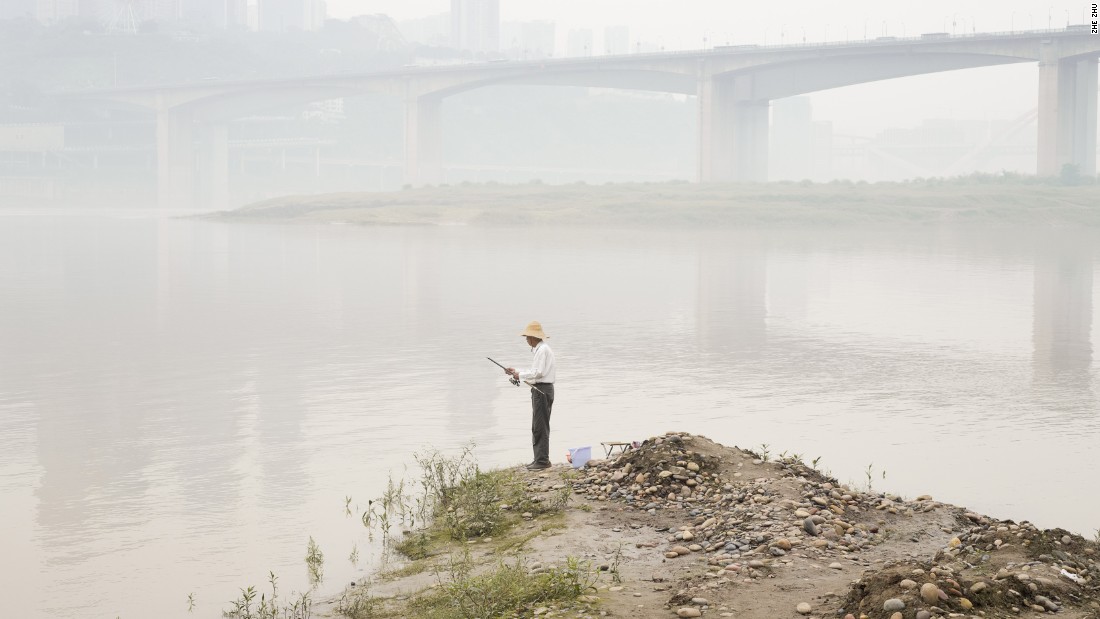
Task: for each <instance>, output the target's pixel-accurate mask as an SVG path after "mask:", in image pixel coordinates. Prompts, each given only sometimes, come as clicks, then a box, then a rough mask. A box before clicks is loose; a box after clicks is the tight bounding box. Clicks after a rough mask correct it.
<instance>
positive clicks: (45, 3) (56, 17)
mask: <svg viewBox="0 0 1100 619" xmlns="http://www.w3.org/2000/svg"><path fill="white" fill-rule="evenodd" d="M35 16H36V17H38V21H40V22H42V23H44V24H52V23H54V22H58V21H61V20H63V19H71V18H73V17H79V16H80V2H79V1H78V0H38V1H37V3H36V4H35Z"/></svg>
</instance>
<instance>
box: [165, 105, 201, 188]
mask: <svg viewBox="0 0 1100 619" xmlns="http://www.w3.org/2000/svg"><path fill="white" fill-rule="evenodd" d="M192 124H193V123H192V119H191V116H190V115H189V114H186V113H184V112H179V111H175V110H170V109H165V108H161V109H159V110H158V111H157V206H159V207H161V208H190V207H192V206H193V205H194V202H195V151H194V141H193V135H192Z"/></svg>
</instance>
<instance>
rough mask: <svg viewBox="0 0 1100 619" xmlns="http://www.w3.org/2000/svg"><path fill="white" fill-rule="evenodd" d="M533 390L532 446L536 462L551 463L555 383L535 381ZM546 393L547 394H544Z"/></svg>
mask: <svg viewBox="0 0 1100 619" xmlns="http://www.w3.org/2000/svg"><path fill="white" fill-rule="evenodd" d="M535 386H536V387H538V388H539V390H541V391H542V393H539V392H538V391H535V390H534V389H532V390H531V447H532V449H534V451H535V460H534V461H535V463H536V464H550V410H551V409H552V408H554V383H535ZM544 394H545V395H544Z"/></svg>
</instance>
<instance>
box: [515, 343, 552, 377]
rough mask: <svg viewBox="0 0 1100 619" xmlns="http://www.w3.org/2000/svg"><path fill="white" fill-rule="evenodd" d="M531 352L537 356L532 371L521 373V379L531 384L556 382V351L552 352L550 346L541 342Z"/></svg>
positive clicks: (532, 364) (532, 363)
mask: <svg viewBox="0 0 1100 619" xmlns="http://www.w3.org/2000/svg"><path fill="white" fill-rule="evenodd" d="M531 351H532V352H533V353H534V354H535V358H534V360H533V361H532V362H531V369H530V370H527V371H526V372H520V373H519V379H520V380H525V381H527V382H529V383H552V382H554V378H555V377H554V351H552V350H550V345H549V344H547V343H546V342H545V341H541V342H539V343H538V344H535V347H534V348H532V349H531Z"/></svg>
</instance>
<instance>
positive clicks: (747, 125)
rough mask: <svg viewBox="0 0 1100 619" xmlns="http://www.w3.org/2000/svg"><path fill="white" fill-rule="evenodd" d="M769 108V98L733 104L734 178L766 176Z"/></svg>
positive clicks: (759, 177) (747, 178) (748, 179)
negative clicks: (735, 153)
mask: <svg viewBox="0 0 1100 619" xmlns="http://www.w3.org/2000/svg"><path fill="white" fill-rule="evenodd" d="M768 108H769V102H768V101H739V102H738V103H737V104H735V105H734V108H733V110H734V112H733V113H734V122H735V123H736V124H735V126H736V129H735V130H734V131H735V139H736V147H735V148H736V152H737V155H736V158H735V162H734V166H735V167H734V170H735V172H734V174H735V175H736V180H739V181H751V182H760V183H762V182H764V181H767V180H768V142H769V139H768Z"/></svg>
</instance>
